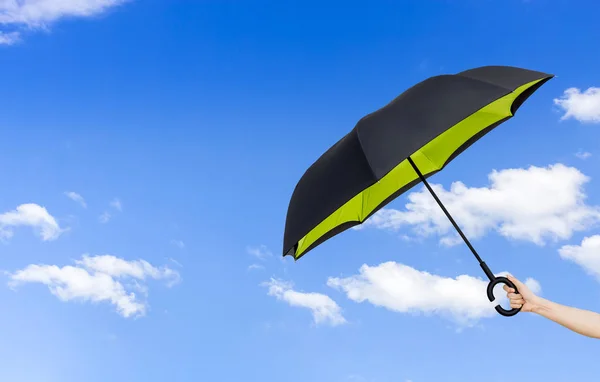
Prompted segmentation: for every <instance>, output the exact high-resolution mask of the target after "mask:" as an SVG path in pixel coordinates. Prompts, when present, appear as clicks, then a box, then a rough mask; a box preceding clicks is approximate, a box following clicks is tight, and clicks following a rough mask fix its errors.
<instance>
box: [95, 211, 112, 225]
mask: <svg viewBox="0 0 600 382" xmlns="http://www.w3.org/2000/svg"><path fill="white" fill-rule="evenodd" d="M111 218H112V215H111V214H110V213H109V212H108V211H104V212H103V213H102V214H101V215H100V216H99V217H98V221H99V222H100V223H102V224H106V223H108V222H109V221H110V219H111Z"/></svg>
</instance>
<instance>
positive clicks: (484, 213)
mask: <svg viewBox="0 0 600 382" xmlns="http://www.w3.org/2000/svg"><path fill="white" fill-rule="evenodd" d="M488 178H489V181H490V185H489V186H488V187H467V186H466V185H465V184H464V183H462V182H454V183H453V184H452V185H451V187H450V190H449V191H447V190H445V189H444V188H443V187H442V186H441V185H437V184H432V185H431V186H432V188H433V189H434V191H435V192H436V194H438V196H439V198H440V199H441V200H442V202H443V203H444V205H445V206H446V207H447V209H448V210H449V211H450V213H451V214H452V216H453V217H454V219H455V220H456V221H457V222H458V224H459V226H460V227H461V228H462V229H463V231H464V232H465V234H466V235H467V237H469V238H472V239H475V238H479V237H482V236H484V235H485V234H487V233H489V232H490V231H496V232H497V233H498V234H500V235H502V236H504V237H506V238H509V239H513V240H523V241H529V242H532V243H535V244H537V245H540V246H542V245H544V244H545V243H546V242H547V241H548V240H551V241H555V242H556V241H558V240H565V239H569V238H570V237H571V236H572V235H573V233H574V232H577V231H584V230H586V229H589V228H591V227H592V226H594V225H595V224H597V223H598V222H599V221H600V209H599V208H598V207H596V206H588V205H586V204H585V199H586V194H585V192H584V189H583V186H584V185H585V184H586V183H587V182H588V181H589V178H588V177H587V176H585V175H584V174H582V173H581V172H580V171H579V170H577V169H576V168H574V167H567V166H565V165H563V164H555V165H552V166H548V167H535V166H531V167H529V168H528V169H506V170H502V171H495V170H494V171H493V172H492V173H490V174H489V176H488ZM408 200H409V202H408V204H406V206H405V207H406V210H404V211H399V210H395V209H382V210H380V211H379V212H377V213H376V214H374V215H373V216H372V217H371V218H370V219H368V220H367V221H366V222H365V223H363V225H362V226H358V227H360V228H362V227H376V228H380V229H389V230H399V229H401V228H402V227H404V226H411V227H412V228H413V230H414V232H415V233H416V234H417V235H418V236H420V237H428V236H431V235H438V236H440V237H441V238H440V243H441V244H443V245H454V244H457V243H460V237H459V236H458V235H457V234H456V232H455V231H454V228H453V227H452V225H451V223H450V222H449V221H448V219H447V218H446V216H445V215H444V214H443V212H442V210H441V209H440V208H439V206H438V205H437V203H436V202H435V200H434V199H433V197H432V196H431V195H430V194H429V192H428V191H427V189H426V188H425V187H423V188H422V189H421V191H418V192H412V193H410V194H409V195H408Z"/></svg>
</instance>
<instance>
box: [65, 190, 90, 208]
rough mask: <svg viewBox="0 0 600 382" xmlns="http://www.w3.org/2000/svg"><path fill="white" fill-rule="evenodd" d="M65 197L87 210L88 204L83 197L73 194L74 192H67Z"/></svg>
mask: <svg viewBox="0 0 600 382" xmlns="http://www.w3.org/2000/svg"><path fill="white" fill-rule="evenodd" d="M65 195H66V196H67V198H69V199H71V200H72V201H74V202H76V203H78V204H79V205H80V206H81V207H83V208H87V204H86V203H85V199H83V196H81V195H79V194H78V193H76V192H73V191H68V192H65Z"/></svg>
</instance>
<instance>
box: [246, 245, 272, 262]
mask: <svg viewBox="0 0 600 382" xmlns="http://www.w3.org/2000/svg"><path fill="white" fill-rule="evenodd" d="M246 251H247V252H248V254H250V255H252V256H254V257H256V258H257V259H259V260H266V259H268V258H270V257H273V254H272V253H271V251H270V250H269V248H267V246H266V245H262V244H261V245H259V246H257V247H253V246H248V247H247V248H246Z"/></svg>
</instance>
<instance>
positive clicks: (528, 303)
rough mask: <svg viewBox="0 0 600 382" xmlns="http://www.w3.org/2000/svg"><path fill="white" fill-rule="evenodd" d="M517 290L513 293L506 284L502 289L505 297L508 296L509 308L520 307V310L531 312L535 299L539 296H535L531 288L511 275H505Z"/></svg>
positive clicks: (535, 302)
mask: <svg viewBox="0 0 600 382" xmlns="http://www.w3.org/2000/svg"><path fill="white" fill-rule="evenodd" d="M506 277H507V278H508V279H509V280H510V281H512V283H513V284H515V286H516V287H517V289H518V290H519V293H518V294H517V293H515V290H514V289H513V288H510V287H509V286H508V285H504V287H503V288H504V291H505V292H506V297H508V299H509V301H510V307H511V308H521V312H532V311H533V309H534V308H535V307H536V306H537V305H536V304H537V301H538V300H539V297H538V296H536V295H535V294H534V293H533V292H532V291H531V289H529V288H528V287H527V285H525V284H523V283H522V282H520V281H519V280H517V279H516V278H515V277H514V276H513V275H507V276H506Z"/></svg>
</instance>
